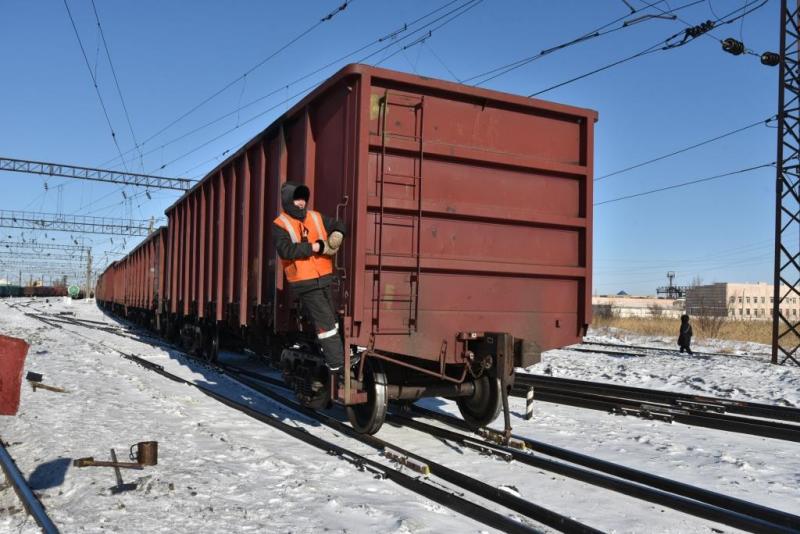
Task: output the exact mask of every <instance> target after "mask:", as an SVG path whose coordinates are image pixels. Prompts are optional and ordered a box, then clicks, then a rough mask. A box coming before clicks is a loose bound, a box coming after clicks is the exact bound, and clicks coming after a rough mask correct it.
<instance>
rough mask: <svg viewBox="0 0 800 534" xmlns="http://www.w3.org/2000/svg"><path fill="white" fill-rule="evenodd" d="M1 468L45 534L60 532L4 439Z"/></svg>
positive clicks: (0, 451)
mask: <svg viewBox="0 0 800 534" xmlns="http://www.w3.org/2000/svg"><path fill="white" fill-rule="evenodd" d="M0 468H2V470H3V473H4V474H5V476H6V480H7V481H8V483H9V485H11V487H13V488H14V492H15V493H16V494H17V496H18V497H19V500H20V501H22V506H24V507H25V510H27V512H28V513H29V514H30V515H31V516H32V517H33V518H34V520H36V523H37V524H38V525H39V527H40V528H41V529H42V532H44V533H45V534H58V528H56V526H55V524H54V523H53V521H52V520H51V519H50V517H49V516H48V515H47V512H46V511H45V509H44V505H42V503H41V501H39V498H38V497H36V494H35V493H33V490H32V489H31V487H30V486H29V485H28V481H27V480H25V477H24V476H23V475H22V473H21V472H20V470H19V468H18V467H17V464H16V463H15V462H14V459H13V458H12V457H11V455H10V454H9V453H8V451H7V450H6V447H5V445H4V444H3V441H2V440H0Z"/></svg>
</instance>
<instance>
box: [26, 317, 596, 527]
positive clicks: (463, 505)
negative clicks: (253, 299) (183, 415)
mask: <svg viewBox="0 0 800 534" xmlns="http://www.w3.org/2000/svg"><path fill="white" fill-rule="evenodd" d="M26 315H27V316H29V317H31V318H37V319H39V320H40V321H41V322H43V323H45V324H48V325H50V326H53V325H57V324H58V322H54V321H53V319H52V317H44V318H42V317H37V314H36V313H32V312H26ZM69 322H73V323H74V324H79V322H80V320H76V321H69ZM83 326H85V327H86V328H92V326H89V325H83ZM58 328H61V326H60V325H59V326H58ZM71 332H72V333H73V334H75V335H78V336H80V337H82V338H83V339H84V340H86V341H87V342H89V343H90V344H93V345H95V346H98V348H104V349H106V350H111V351H114V352H116V353H118V354H119V355H120V356H122V357H123V358H125V359H127V360H130V361H132V362H134V363H136V364H138V365H140V366H142V367H143V368H145V369H148V370H150V371H153V372H155V373H157V374H159V375H161V376H163V377H164V378H167V379H169V380H172V381H174V382H177V383H182V384H185V385H187V386H190V387H194V388H196V389H198V390H199V391H201V392H202V393H203V394H205V395H208V396H209V397H211V398H213V399H215V400H217V401H219V402H221V403H223V404H225V405H226V406H228V407H230V408H233V409H235V410H237V411H239V412H242V413H244V414H246V415H248V416H250V417H252V418H254V419H256V420H258V421H260V422H263V423H265V424H268V425H269V426H271V427H273V428H275V429H277V430H280V431H282V432H284V433H286V434H288V435H290V436H291V437H293V438H296V439H298V440H300V441H303V442H304V443H307V444H308V445H311V446H313V447H316V448H317V449H320V450H323V451H325V452H327V453H328V454H332V455H335V456H338V457H339V458H341V459H343V460H345V461H347V462H349V463H351V464H353V465H354V466H355V467H356V468H358V469H360V470H366V471H369V472H371V473H373V474H374V475H376V476H379V477H381V478H385V479H388V480H391V481H392V482H395V483H397V484H398V485H400V486H402V487H404V488H406V489H408V490H410V491H412V492H414V493H417V494H419V495H421V496H423V497H426V498H428V499H430V500H431V501H434V502H436V503H438V504H440V505H442V506H446V507H448V508H450V509H452V510H454V511H456V512H457V513H460V514H462V515H464V516H467V517H469V518H472V519H474V520H477V521H480V522H482V523H484V524H486V525H488V526H490V527H492V528H495V529H497V530H501V531H503V532H514V533H517V532H520V533H532V532H539V530H538V529H536V528H534V527H532V526H530V525H527V524H525V523H521V522H519V521H517V520H516V519H514V518H512V517H509V516H507V515H504V514H502V513H500V512H497V511H495V510H493V509H490V508H487V507H485V506H482V505H480V504H478V503H476V502H474V501H473V500H469V499H467V498H465V497H464V495H463V493H462V490H463V491H468V492H470V493H472V494H474V495H476V496H479V497H481V498H482V499H485V500H487V501H489V502H492V503H494V504H496V505H498V506H501V507H503V508H506V509H509V510H513V511H514V512H516V513H517V514H520V515H522V516H525V517H526V518H528V519H530V520H533V521H535V522H537V523H540V524H543V525H546V526H549V527H551V528H554V529H557V530H559V531H561V532H569V533H587V534H588V533H591V534H595V533H600V532H602V531H600V530H597V529H595V528H592V527H590V526H587V525H584V524H582V523H580V522H578V521H576V520H574V519H571V518H570V517H568V516H566V515H562V514H559V513H557V512H554V511H552V510H548V509H547V508H544V507H542V506H539V505H537V504H535V503H532V502H530V501H527V500H525V499H522V498H520V497H517V496H515V495H513V494H511V493H508V492H506V491H505V490H503V489H500V488H496V487H494V486H490V485H488V484H486V483H484V482H482V481H480V480H477V479H475V478H473V477H469V476H467V475H464V474H463V473H460V472H458V471H455V470H453V469H450V468H448V467H446V466H444V465H442V464H439V463H437V462H433V461H431V460H429V459H427V458H425V457H423V456H420V455H418V454H415V453H412V452H410V451H406V450H405V449H403V448H402V447H399V446H397V445H394V444H392V443H388V442H386V441H384V440H381V439H380V438H377V437H375V436H367V435H363V434H358V433H357V432H355V431H354V430H353V429H352V428H351V427H350V426H348V425H345V424H344V423H342V422H340V421H338V420H337V419H335V418H333V417H331V416H328V415H325V414H324V413H321V412H316V411H314V410H311V409H309V408H306V407H303V406H301V405H300V404H298V403H296V402H293V401H290V400H289V399H286V398H285V397H282V396H280V395H277V394H275V396H274V397H271V398H273V399H274V400H276V401H277V402H279V403H281V404H283V405H284V406H285V407H286V408H288V409H290V410H292V411H295V412H298V413H300V414H302V415H304V416H306V417H309V418H312V419H314V420H316V421H318V422H320V423H322V424H324V425H325V426H327V427H329V428H332V429H334V430H336V431H337V432H339V433H341V434H344V435H345V436H347V437H349V438H352V439H355V440H357V441H360V442H361V443H363V444H366V445H368V446H370V447H372V448H373V449H375V450H378V451H385V450H387V449H389V450H392V451H396V452H397V453H400V454H401V455H404V456H406V457H408V458H413V459H414V460H416V461H417V462H419V463H421V464H425V465H427V466H428V467H429V469H430V473H431V474H432V475H434V476H436V477H437V478H440V479H442V480H444V481H446V482H448V483H450V484H452V485H454V486H455V487H457V488H458V490H451V489H442V487H439V486H436V485H433V484H431V483H430V482H428V481H427V480H426V479H424V478H422V477H413V476H410V475H408V474H406V473H405V472H404V471H403V470H402V469H398V468H394V467H392V466H391V465H387V464H385V463H382V462H378V461H376V460H373V459H370V458H367V457H365V456H363V455H361V454H359V453H357V452H354V451H352V450H350V449H348V448H345V447H343V446H341V445H338V444H336V443H333V442H331V441H328V440H325V439H323V438H320V437H318V436H316V435H314V434H311V433H309V432H307V431H305V430H303V429H301V428H298V427H296V426H293V425H290V424H288V423H284V422H283V421H281V420H280V419H278V418H277V416H275V415H273V414H268V413H264V412H261V411H259V410H256V409H253V408H251V407H250V406H247V405H245V404H242V403H240V402H238V401H236V400H233V399H230V398H228V397H225V396H224V395H220V394H218V393H216V392H215V391H213V390H212V389H210V388H208V387H207V386H204V385H202V384H196V383H194V382H191V381H188V380H185V379H184V378H182V377H179V376H177V375H175V374H173V373H170V372H169V371H167V370H165V369H164V368H163V367H162V366H161V365H158V364H155V363H153V362H150V361H148V360H146V359H144V358H141V357H139V356H136V355H135V354H130V353H127V352H125V351H121V350H120V349H118V348H115V347H112V346H109V345H107V344H106V343H103V342H101V341H97V340H95V339H92V338H89V337H87V336H84V335H82V334H79V333H76V332H74V331H71ZM186 357H189V358H191V357H190V356H188V355H187V356H186ZM212 368H214V369H216V370H217V371H220V370H221V368H216V367H212ZM223 374H224V373H223ZM241 383H242V384H244V385H247V384H246V383H245V382H241Z"/></svg>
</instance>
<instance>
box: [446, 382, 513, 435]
mask: <svg viewBox="0 0 800 534" xmlns="http://www.w3.org/2000/svg"><path fill="white" fill-rule="evenodd" d="M502 401H503V399H502V397H501V395H500V379H499V378H490V377H488V376H483V377H481V378H479V379H478V380H476V381H475V393H473V394H472V396H470V397H459V398H458V399H456V404H458V409H459V411H461V417H463V418H464V421H465V422H466V423H467V424H468V425H469V426H471V427H472V428H474V429H476V430H477V429H479V428H483V427H485V426H486V425H488V424H489V423H491V422H492V421H494V420H495V419H496V418H497V416H498V415H499V414H500V408H501V407H502Z"/></svg>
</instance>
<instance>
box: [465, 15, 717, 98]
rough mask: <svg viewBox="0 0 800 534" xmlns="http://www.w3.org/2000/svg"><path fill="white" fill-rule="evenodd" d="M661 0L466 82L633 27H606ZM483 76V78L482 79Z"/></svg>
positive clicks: (484, 77)
mask: <svg viewBox="0 0 800 534" xmlns="http://www.w3.org/2000/svg"><path fill="white" fill-rule="evenodd" d="M661 1H662V0H656V1H655V2H650V3H647V4H646V5H645V6H643V7H640V8H638V9H634V8H631V9H632V11H631V12H630V13H626V14H625V15H623V16H621V17H617V18H615V19H614V20H612V21H610V22H607V23H606V24H603V25H602V26H599V27H597V28H595V29H594V30H591V31H589V32H586V33H584V34H582V35H581V36H579V37H576V38H574V39H571V40H569V41H567V42H565V43H561V44H559V45H556V46H552V47H550V48H547V49H544V50H542V51H540V52H539V53H538V54H534V55H532V56H528V57H525V58H522V59H519V60H517V61H513V62H511V63H508V64H505V65H502V66H500V67H496V68H494V69H491V70H489V71H486V72H482V73H480V74H476V75H474V76H471V77H469V78H467V79H465V80H464V83H467V82H471V81H473V80H479V81H477V82H475V83H474V85H475V86H480V85H483V84H485V83H486V82H488V81H490V80H494V79H495V78H498V77H500V76H503V75H505V74H508V73H509V72H512V71H514V70H516V69H519V68H521V67H524V66H525V65H529V64H530V63H533V62H534V61H537V60H539V59H541V58H543V57H545V56H547V55H550V54H552V53H553V52H557V51H559V50H564V49H565V48H569V47H571V46H574V45H577V44H579V43H583V42H586V41H589V40H592V39H595V38H598V37H602V36H604V35H608V34H611V33H614V32H617V31H619V30H623V29H625V28H629V27H631V25H630V24H622V25H620V26H617V27H616V28H611V29H606V28H608V27H609V26H612V25H614V24H617V23H618V22H621V21H623V20H624V19H626V18H628V17H630V16H631V15H633V14H635V13H638V12H640V11H644V10H645V9H648V8H650V7H653V6H654V5H656V4H658V3H660V2H661ZM703 2H705V0H694V1H693V2H690V3H688V4H685V5H682V6H679V7H676V8H674V9H670V11H669V12H670V13H674V12H677V11H679V10H682V9H686V8H689V7H692V6H694V5H696V4H700V3H703ZM487 76H488V77H487ZM481 78H483V79H481Z"/></svg>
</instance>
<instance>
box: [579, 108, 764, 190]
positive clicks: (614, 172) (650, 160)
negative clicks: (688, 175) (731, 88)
mask: <svg viewBox="0 0 800 534" xmlns="http://www.w3.org/2000/svg"><path fill="white" fill-rule="evenodd" d="M777 118H778V116H777V115H773V116H772V117H769V118H767V119H764V120H760V121H756V122H753V123H751V124H748V125H746V126H742V127H741V128H737V129H735V130H731V131H729V132H726V133H724V134H720V135H717V136H715V137H712V138H710V139H706V140H704V141H700V142H699V143H695V144H693V145H689V146H687V147H684V148H681V149H678V150H675V151H673V152H670V153H668V154H664V155H662V156H658V157H656V158H653V159H649V160H647V161H643V162H641V163H637V164H635V165H631V166H629V167H625V168H624V169H620V170H618V171H613V172H610V173H608V174H604V175H602V176H598V177H597V178H595V179H594V181H595V182H599V181H600V180H605V179H606V178H611V177H612V176H616V175H618V174H622V173H626V172H628V171H632V170H634V169H638V168H639V167H644V166H645V165H650V164H651V163H655V162H657V161H661V160H664V159H667V158H671V157H673V156H677V155H678V154H683V153H684V152H688V151H689V150H693V149H695V148H699V147H701V146H704V145H707V144H709V143H713V142H714V141H719V140H720V139H724V138H726V137H730V136H731V135H734V134H737V133H740V132H744V131H745V130H749V129H750V128H754V127H756V126H759V125H762V124H763V125H766V126H768V125H769V123H770V122H772V121H775V120H777Z"/></svg>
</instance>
